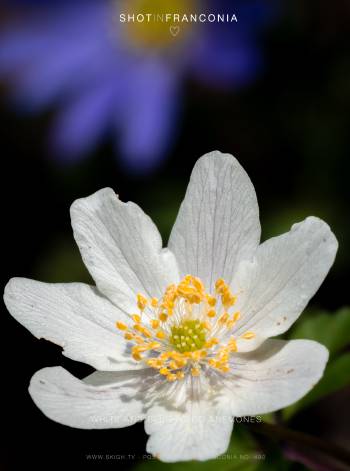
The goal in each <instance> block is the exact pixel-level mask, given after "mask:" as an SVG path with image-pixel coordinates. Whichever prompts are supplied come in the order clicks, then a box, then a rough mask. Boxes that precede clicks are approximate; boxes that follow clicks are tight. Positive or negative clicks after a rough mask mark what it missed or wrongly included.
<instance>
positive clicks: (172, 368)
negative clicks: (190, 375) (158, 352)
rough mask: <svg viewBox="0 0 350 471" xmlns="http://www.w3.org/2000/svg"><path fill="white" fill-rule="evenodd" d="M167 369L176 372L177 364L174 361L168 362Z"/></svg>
mask: <svg viewBox="0 0 350 471" xmlns="http://www.w3.org/2000/svg"><path fill="white" fill-rule="evenodd" d="M169 368H170V369H171V370H177V369H178V366H177V363H176V361H175V360H171V361H169Z"/></svg>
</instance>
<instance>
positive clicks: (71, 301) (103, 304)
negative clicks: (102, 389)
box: [4, 278, 140, 371]
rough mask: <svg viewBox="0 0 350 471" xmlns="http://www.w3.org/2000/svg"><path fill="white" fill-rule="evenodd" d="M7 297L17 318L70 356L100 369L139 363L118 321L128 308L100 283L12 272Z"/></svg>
mask: <svg viewBox="0 0 350 471" xmlns="http://www.w3.org/2000/svg"><path fill="white" fill-rule="evenodd" d="M4 300H5V304H6V306H7V308H8V310H9V312H10V313H11V314H12V316H13V317H14V318H15V319H16V320H17V321H18V322H20V323H21V324H23V325H24V326H25V327H26V328H27V329H28V330H29V331H30V332H31V333H32V334H33V335H35V337H37V338H39V339H40V338H44V339H46V340H49V341H50V342H53V343H55V344H57V345H60V346H61V347H62V348H63V349H64V351H63V354H64V355H65V356H67V357H68V358H71V359H73V360H77V361H81V362H84V363H87V364H89V365H91V366H93V367H94V368H97V369H100V370H116V371H118V370H126V369H135V368H140V365H139V364H138V363H137V362H136V361H134V360H133V359H132V358H131V356H130V354H129V353H127V346H126V342H125V340H124V338H123V337H122V336H121V335H120V334H119V332H118V331H117V328H116V326H115V323H116V321H118V320H121V321H123V320H124V314H123V313H122V312H121V311H119V310H118V308H116V307H115V306H114V305H113V304H112V303H111V302H110V301H108V299H106V298H104V297H103V296H101V295H99V294H98V292H97V290H96V288H93V287H91V286H88V285H84V284H82V283H69V284H49V283H41V282H39V281H34V280H28V279H25V278H12V279H11V280H10V281H9V283H8V284H7V286H6V288H5V294H4Z"/></svg>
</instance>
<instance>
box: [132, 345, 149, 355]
mask: <svg viewBox="0 0 350 471" xmlns="http://www.w3.org/2000/svg"><path fill="white" fill-rule="evenodd" d="M147 350H148V346H147V345H135V346H134V347H132V349H131V351H132V353H141V352H146V351H147Z"/></svg>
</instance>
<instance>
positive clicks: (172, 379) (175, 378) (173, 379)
mask: <svg viewBox="0 0 350 471" xmlns="http://www.w3.org/2000/svg"><path fill="white" fill-rule="evenodd" d="M166 379H167V380H168V381H170V382H171V383H172V382H173V381H176V380H177V376H176V375H175V374H174V373H170V374H168V375H167V377H166Z"/></svg>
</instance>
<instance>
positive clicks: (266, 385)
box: [223, 340, 328, 417]
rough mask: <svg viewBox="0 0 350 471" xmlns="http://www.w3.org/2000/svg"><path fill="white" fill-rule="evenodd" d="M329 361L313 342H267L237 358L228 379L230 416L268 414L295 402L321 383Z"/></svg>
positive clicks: (326, 353) (321, 348)
mask: <svg viewBox="0 0 350 471" xmlns="http://www.w3.org/2000/svg"><path fill="white" fill-rule="evenodd" d="M327 360H328V350H327V349H326V348H325V347H324V346H323V345H321V344H319V343H317V342H314V341H311V340H292V341H288V342H287V341H284V340H266V342H264V343H263V345H261V347H260V348H258V349H257V350H255V351H253V352H249V353H242V354H238V355H235V356H234V357H232V371H233V373H232V376H231V378H230V379H227V380H226V387H227V390H228V393H227V400H228V403H229V406H230V411H231V413H232V414H233V415H234V416H236V417H240V416H245V415H256V414H266V413H268V412H273V411H275V410H278V409H282V408H283V407H286V406H288V405H290V404H292V403H293V402H296V401H297V400H299V399H300V398H301V397H303V396H304V395H305V394H306V393H307V392H309V391H310V390H311V389H312V388H313V386H315V384H316V383H317V382H318V381H319V380H320V378H321V377H322V375H323V371H324V368H325V366H326V363H327ZM223 402H225V401H223Z"/></svg>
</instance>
